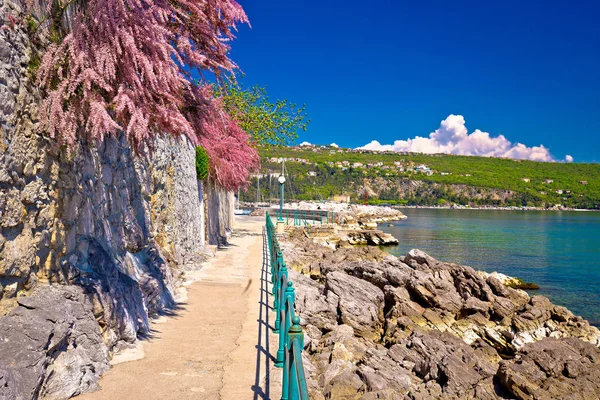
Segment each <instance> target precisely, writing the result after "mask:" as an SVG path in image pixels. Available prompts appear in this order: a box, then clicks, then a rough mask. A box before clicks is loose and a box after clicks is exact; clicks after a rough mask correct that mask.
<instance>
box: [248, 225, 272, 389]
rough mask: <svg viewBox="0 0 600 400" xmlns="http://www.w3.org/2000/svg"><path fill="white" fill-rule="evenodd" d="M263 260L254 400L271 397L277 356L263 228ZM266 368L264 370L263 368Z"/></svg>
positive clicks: (266, 247) (267, 255)
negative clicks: (272, 349) (272, 345)
mask: <svg viewBox="0 0 600 400" xmlns="http://www.w3.org/2000/svg"><path fill="white" fill-rule="evenodd" d="M262 237H263V262H262V268H261V274H260V299H259V301H258V306H259V314H258V321H257V322H258V336H257V344H256V375H255V379H254V385H253V386H252V392H253V393H254V395H253V400H258V399H263V400H269V399H271V395H270V392H271V390H270V386H271V382H270V380H271V370H272V368H274V366H273V363H274V362H275V356H274V355H273V354H271V352H270V350H269V331H272V330H273V327H272V326H271V325H270V323H269V314H270V311H271V310H272V309H273V308H272V307H271V306H269V282H270V278H271V274H270V272H269V250H268V246H267V237H266V232H265V230H264V228H263V233H262ZM263 368H264V370H263ZM261 371H264V376H265V379H264V382H261Z"/></svg>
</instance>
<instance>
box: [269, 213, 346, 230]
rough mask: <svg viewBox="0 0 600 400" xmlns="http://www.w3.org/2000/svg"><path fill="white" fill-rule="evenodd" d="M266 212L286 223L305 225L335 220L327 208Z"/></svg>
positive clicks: (328, 222)
mask: <svg viewBox="0 0 600 400" xmlns="http://www.w3.org/2000/svg"><path fill="white" fill-rule="evenodd" d="M267 213H268V214H269V215H271V216H273V217H276V218H277V219H278V220H279V221H285V224H286V225H290V224H293V225H294V226H306V225H311V224H330V223H333V222H335V212H333V211H327V210H296V209H283V210H281V211H280V210H279V209H271V210H267Z"/></svg>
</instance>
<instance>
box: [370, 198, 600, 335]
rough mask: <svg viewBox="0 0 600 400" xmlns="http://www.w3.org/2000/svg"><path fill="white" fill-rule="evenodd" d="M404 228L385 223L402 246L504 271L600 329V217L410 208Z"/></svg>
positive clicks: (401, 251)
mask: <svg viewBox="0 0 600 400" xmlns="http://www.w3.org/2000/svg"><path fill="white" fill-rule="evenodd" d="M402 212H403V213H404V214H406V215H407V216H408V219H406V220H404V221H398V222H395V223H393V224H394V226H393V227H389V226H387V225H388V224H384V225H381V226H380V229H381V230H383V231H385V232H388V233H391V234H392V235H394V236H395V237H396V238H398V240H399V241H400V244H399V245H398V246H396V247H394V248H392V249H390V250H389V251H390V252H391V253H392V254H395V255H403V254H406V253H407V252H408V251H409V250H410V249H413V248H418V249H421V250H423V251H425V252H426V253H428V254H429V255H431V256H433V257H435V258H437V259H438V260H442V261H449V262H456V263H459V264H463V265H469V266H471V267H473V268H475V269H481V270H484V271H488V272H493V271H498V272H501V273H504V274H506V275H510V276H515V277H519V278H521V279H523V280H524V281H527V282H535V283H537V284H538V285H540V287H541V289H540V290H538V291H535V292H530V294H536V293H537V294H541V295H544V296H547V297H549V298H550V300H552V301H553V302H554V303H556V304H560V305H563V306H565V307H567V308H568V309H570V310H571V311H573V312H574V313H575V314H578V315H581V316H583V317H584V318H586V319H588V320H590V322H592V323H593V324H594V325H596V326H600V239H599V235H600V213H598V212H575V211H572V212H544V211H488V210H429V209H403V210H402Z"/></svg>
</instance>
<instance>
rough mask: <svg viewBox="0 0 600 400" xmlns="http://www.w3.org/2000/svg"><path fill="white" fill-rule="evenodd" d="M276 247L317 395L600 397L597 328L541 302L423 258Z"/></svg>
mask: <svg viewBox="0 0 600 400" xmlns="http://www.w3.org/2000/svg"><path fill="white" fill-rule="evenodd" d="M282 249H283V251H284V258H285V260H286V261H287V263H288V266H291V267H292V268H294V269H295V270H296V271H300V272H299V273H298V272H294V271H292V272H291V279H292V280H293V282H294V283H295V287H296V309H297V311H298V312H299V314H300V317H301V320H302V323H303V324H304V326H305V329H306V334H307V336H308V339H307V340H306V346H307V351H308V356H307V357H306V361H307V364H306V368H307V371H308V375H309V377H310V387H311V390H312V393H313V396H314V397H315V398H331V399H383V398H385V399H435V398H440V399H442V398H443V399H499V398H517V399H544V398H557V399H559V398H560V399H563V398H572V399H596V398H599V397H600V380H598V379H597V377H598V375H599V374H600V349H599V346H600V331H598V329H597V328H595V327H593V326H590V325H589V323H588V322H587V321H585V320H583V319H582V318H581V317H577V316H574V315H573V314H572V313H571V312H569V311H568V310H567V309H566V308H564V307H560V306H556V305H554V304H552V303H551V302H550V301H549V300H548V299H547V298H545V297H542V296H533V297H530V296H529V295H528V294H527V293H526V292H524V291H522V290H516V289H512V288H510V287H507V286H505V285H503V284H502V283H501V282H500V281H499V280H498V279H497V278H496V277H494V276H488V277H487V278H484V277H483V276H482V275H481V274H479V273H477V272H476V271H475V270H473V269H472V268H470V267H465V266H460V265H456V264H451V263H444V262H439V261H437V260H435V259H434V258H432V257H430V256H428V255H427V254H425V253H423V252H421V251H419V250H412V251H411V252H410V253H408V254H407V255H406V256H404V257H400V258H396V257H393V256H389V255H387V254H386V253H383V252H381V251H379V250H378V249H377V248H372V247H370V248H360V249H346V248H339V249H337V250H332V249H330V248H327V247H323V246H320V245H318V244H315V243H314V242H313V241H312V240H310V239H308V238H303V237H302V235H297V234H291V235H289V236H288V237H287V239H285V238H284V240H282Z"/></svg>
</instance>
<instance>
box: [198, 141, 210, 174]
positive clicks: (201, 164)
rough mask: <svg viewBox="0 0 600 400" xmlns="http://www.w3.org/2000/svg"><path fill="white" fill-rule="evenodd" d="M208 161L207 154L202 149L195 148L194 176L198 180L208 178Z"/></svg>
mask: <svg viewBox="0 0 600 400" xmlns="http://www.w3.org/2000/svg"><path fill="white" fill-rule="evenodd" d="M208 168H209V160H208V153H206V150H204V148H203V147H200V146H198V147H196V176H197V177H198V179H200V180H204V179H206V178H207V177H208Z"/></svg>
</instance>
